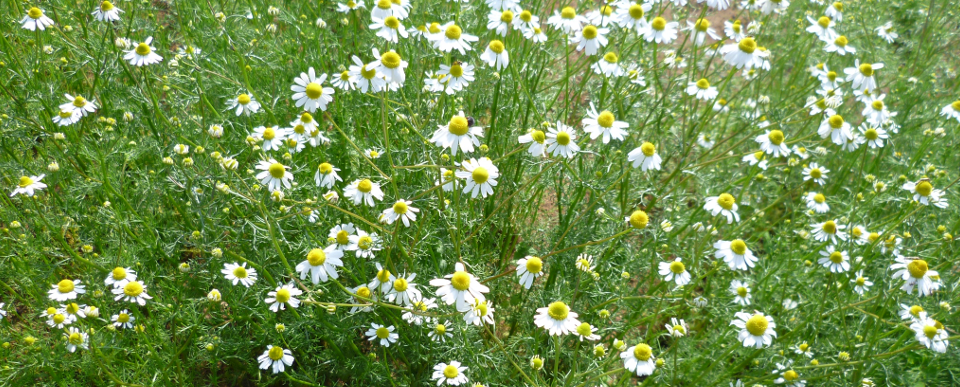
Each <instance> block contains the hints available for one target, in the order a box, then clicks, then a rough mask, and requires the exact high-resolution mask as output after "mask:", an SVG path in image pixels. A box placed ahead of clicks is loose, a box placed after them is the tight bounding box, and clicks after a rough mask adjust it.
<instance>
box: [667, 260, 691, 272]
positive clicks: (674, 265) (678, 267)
mask: <svg viewBox="0 0 960 387" xmlns="http://www.w3.org/2000/svg"><path fill="white" fill-rule="evenodd" d="M670 271H672V272H673V274H683V272H685V271H687V268H686V267H685V266H683V262H680V261H673V262H670Z"/></svg>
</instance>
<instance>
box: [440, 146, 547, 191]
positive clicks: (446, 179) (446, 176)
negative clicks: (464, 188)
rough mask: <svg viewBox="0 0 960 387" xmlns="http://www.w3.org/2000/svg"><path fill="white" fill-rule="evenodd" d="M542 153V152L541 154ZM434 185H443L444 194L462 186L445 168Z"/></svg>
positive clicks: (451, 172)
mask: <svg viewBox="0 0 960 387" xmlns="http://www.w3.org/2000/svg"><path fill="white" fill-rule="evenodd" d="M541 153H542V152H541ZM434 184H435V185H441V184H442V185H443V187H441V189H443V191H444V192H451V191H453V190H454V189H456V188H458V186H459V185H460V184H462V183H461V182H460V181H459V180H457V176H456V172H455V171H453V170H450V169H446V168H440V178H439V179H437V181H436V182H435V183H434Z"/></svg>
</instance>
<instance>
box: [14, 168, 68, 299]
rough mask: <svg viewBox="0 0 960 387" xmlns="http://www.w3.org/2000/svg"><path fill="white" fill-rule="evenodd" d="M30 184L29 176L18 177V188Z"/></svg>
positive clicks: (31, 181)
mask: <svg viewBox="0 0 960 387" xmlns="http://www.w3.org/2000/svg"><path fill="white" fill-rule="evenodd" d="M32 184H33V179H31V178H30V177H29V176H20V184H19V186H20V188H24V187H29V186H30V185H32ZM72 283H73V282H71V284H72Z"/></svg>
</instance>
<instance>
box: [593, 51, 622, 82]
mask: <svg viewBox="0 0 960 387" xmlns="http://www.w3.org/2000/svg"><path fill="white" fill-rule="evenodd" d="M590 68H591V69H593V72H594V73H596V74H600V75H604V76H607V77H622V76H624V75H626V74H627V71H626V70H624V68H623V65H621V64H620V57H618V56H617V53H615V52H613V51H609V52H607V53H606V54H603V56H602V57H600V59H599V60H597V61H596V62H595V63H594V64H592V65H590Z"/></svg>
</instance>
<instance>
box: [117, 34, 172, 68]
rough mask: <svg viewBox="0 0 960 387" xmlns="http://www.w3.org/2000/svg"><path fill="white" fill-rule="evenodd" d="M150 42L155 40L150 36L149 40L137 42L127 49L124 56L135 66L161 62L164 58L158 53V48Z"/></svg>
mask: <svg viewBox="0 0 960 387" xmlns="http://www.w3.org/2000/svg"><path fill="white" fill-rule="evenodd" d="M150 42H153V37H152V36H151V37H148V38H147V40H145V41H143V42H141V43H139V44H137V45H136V46H135V47H134V48H133V49H131V50H130V51H127V53H126V55H124V56H123V59H124V60H127V61H129V62H130V64H131V65H133V66H138V67H139V66H148V65H152V64H156V63H160V61H162V60H163V57H161V56H160V55H157V53H156V52H154V51H155V50H156V48H154V47H153V46H151V45H150Z"/></svg>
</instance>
